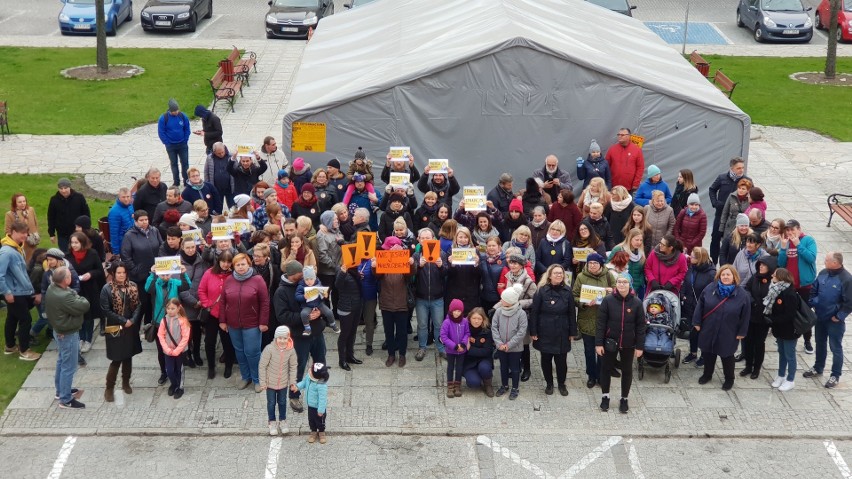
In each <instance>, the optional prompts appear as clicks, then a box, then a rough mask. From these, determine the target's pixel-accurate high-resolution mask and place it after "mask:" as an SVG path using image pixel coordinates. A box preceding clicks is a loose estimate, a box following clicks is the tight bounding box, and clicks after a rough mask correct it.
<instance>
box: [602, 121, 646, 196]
mask: <svg viewBox="0 0 852 479" xmlns="http://www.w3.org/2000/svg"><path fill="white" fill-rule="evenodd" d="M616 140H617V141H616V143H615V144H613V145H612V146H610V147H609V150H607V152H606V157H605V159H606V161H607V163H609V167H610V169H611V170H612V185H613V186H618V185H621V186H623V187H625V188H627V189H628V191H630V194H631V195H634V194H635V193H636V190H637V189H639V183H640V182H641V181H642V175H643V174H644V173H645V157H644V156H643V155H642V149H641V148H639V146H638V145H636V144H635V143H633V142H632V141H630V128H620V129H619V130H618V134H617V135H616Z"/></svg>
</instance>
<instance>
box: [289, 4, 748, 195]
mask: <svg viewBox="0 0 852 479" xmlns="http://www.w3.org/2000/svg"><path fill="white" fill-rule="evenodd" d="M294 122H309V123H313V124H315V126H318V127H319V128H320V131H319V133H321V130H322V129H324V130H325V141H324V142H322V143H317V142H314V144H313V145H312V146H308V147H307V148H305V147H303V146H299V147H298V148H299V149H301V151H292V150H291V151H290V152H289V155H290V156H291V158H292V157H293V156H302V157H304V158H305V159H306V160H307V161H309V162H311V163H313V165H314V167H315V168H316V167H318V166H324V165H325V163H326V161H327V160H328V159H330V158H332V157H338V158H339V159H340V160H341V163H343V165H344V169H345V168H346V166H345V165H346V162H347V161H348V160H350V159H351V158H352V155H353V153H354V151H355V149H356V147H357V146H363V147H364V148H365V150H367V154H368V157H370V158H373V159H374V160H375V159H378V161H374V163H376V166H375V167H376V168H381V167H382V166H383V164H384V160H383V159H384V156H385V155H386V154H387V151H388V147H389V146H391V145H404V146H410V147H411V148H412V153H413V154H414V155H415V157H416V158H417V160H418V161H417V163H418V166H419V167H420V168H421V170H422V167H423V165H424V164H425V161H426V160H427V159H428V158H448V159H449V160H450V166H451V167H454V169H455V171H456V176H457V177H458V178H459V181H460V182H461V183H462V184H472V183H479V184H485V185H486V186H489V185H493V184H495V183H496V180H497V177H498V176H499V174H500V173H501V172H503V171H507V172H509V173H512V174H513V175H515V177H516V178H520V179H523V178H525V177H527V176H530V174H531V171H532V170H533V168H538V167H540V166H541V165H543V163H544V161H543V160H544V157H545V156H546V155H547V154H550V153H554V154H556V155H557V156H558V157H559V158H560V159H561V162H560V166H561V167H562V168H564V169H568V170H571V171H572V177H576V175H575V174H574V171H573V170H574V168H575V166H574V159H575V158H577V157H578V156H583V157H585V156H586V154H587V153H588V148H589V143H590V141H591V140H592V139H593V138H594V139H597V140H598V142H599V143H600V145H601V147H602V148H603V150H604V152H605V151H606V149H607V147H608V146H609V145H610V144H611V143H613V142H614V139H615V132H616V130H617V129H618V128H619V127H628V128H631V129H632V130H633V131H634V133H637V134H639V135H642V136H644V137H645V145H644V148H643V150H644V154H645V158H646V165H648V164H652V163H655V164H657V165H658V166H660V168H662V170H663V174H664V176H663V178H664V180H666V181H668V182H669V183H672V182H673V181H674V179H675V177H676V176H677V173H676V171H677V170H678V169H681V168H690V169H692V170H693V172H694V173H695V177H696V181H697V182H698V184H699V185H701V186H702V187H703V188H706V187H707V186H709V184H710V182H711V181H712V179H713V177H714V176H715V175H716V174H718V173H719V172H720V171H724V170H725V169H726V168H727V162H728V160H729V159H730V158H731V157H733V156H743V157H745V156H746V155H747V153H748V141H749V128H750V124H751V122H750V119H749V117H748V116H747V115H746V114H745V113H743V112H742V110H740V109H739V108H737V107H736V106H735V105H734V104H733V103H732V102H731V101H730V100H729V99H728V98H726V97H725V95H723V94H722V93H721V92H720V91H718V90H717V89H716V88H715V87H714V86H713V85H712V84H711V83H710V82H708V81H707V79H705V78H704V77H703V76H702V75H701V74H700V73H698V71H697V70H696V69H695V68H693V67H692V66H691V65H690V64H689V63H688V62H687V61H686V60H684V59H683V58H682V57H681V56H680V54H679V53H678V52H677V51H675V50H674V49H673V48H671V47H670V46H668V45H666V44H665V43H664V42H663V41H662V40H661V39H660V38H659V37H657V35H656V34H654V33H653V32H651V31H650V30H649V29H647V28H646V27H645V26H644V25H643V24H642V23H641V22H639V21H638V20H636V19H633V18H630V17H626V16H624V15H620V14H616V13H613V12H610V11H608V10H605V9H602V8H600V7H598V6H595V5H592V4H589V3H587V2H584V1H580V0H440V1H423V0H379V1H377V2H374V3H371V4H368V5H366V6H364V7H359V8H356V9H354V10H352V11H349V12H345V13H341V14H337V15H333V16H331V17H328V18H325V19H323V20H322V22H321V25H320V26H319V28H318V29H317V32H316V35H314V37H313V39H312V40H311V41H310V42H309V44H308V45H307V47H306V49H305V53H304V58H303V60H302V64H301V67H300V69H299V72H298V75H297V77H296V83H295V85H294V87H293V92H292V95H291V98H290V104H289V113H287V115H286V116H285V118H284V125H283V129H284V138H285V141H284V142H282V143H283V144H285V145H290V142H291V140H292V139H293V138H292V126H293V123H294ZM302 140H303V138H302V137H301V136H300V135H299V134H297V143H298V144H300V145H302V144H304V141H302ZM323 143H324V144H323ZM323 147H324V149H325V152H323V153H318V152H317V151H321V150H322V149H323ZM307 149H312V150H313V151H304V150H307ZM377 173H378V172H377ZM377 177H378V175H377ZM703 188H702V189H703ZM705 196H706V195H705ZM704 199H705V200H706V198H704Z"/></svg>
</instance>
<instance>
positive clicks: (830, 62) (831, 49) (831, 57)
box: [825, 0, 840, 80]
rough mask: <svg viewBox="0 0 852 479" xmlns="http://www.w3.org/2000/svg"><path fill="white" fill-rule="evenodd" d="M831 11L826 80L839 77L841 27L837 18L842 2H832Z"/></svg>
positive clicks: (838, 0)
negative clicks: (838, 46)
mask: <svg viewBox="0 0 852 479" xmlns="http://www.w3.org/2000/svg"><path fill="white" fill-rule="evenodd" d="M830 5H831V10H830V13H829V15H828V22H829V23H828V25H827V27H828V52H827V53H826V54H825V78H826V79H827V80H834V79H835V78H836V77H837V36H838V35H837V34H838V33H840V32H838V31H837V30H838V28H840V26H839V25H838V24H837V16H838V15H839V14H840V0H830Z"/></svg>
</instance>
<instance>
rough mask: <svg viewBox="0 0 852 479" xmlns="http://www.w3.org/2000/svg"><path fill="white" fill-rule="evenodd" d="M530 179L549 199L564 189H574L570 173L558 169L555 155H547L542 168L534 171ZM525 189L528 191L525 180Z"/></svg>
mask: <svg viewBox="0 0 852 479" xmlns="http://www.w3.org/2000/svg"><path fill="white" fill-rule="evenodd" d="M532 177H533V179H534V180H535V181H536V184H537V185H539V186H540V187H541V190H542V192H543V193H545V194H546V195H548V197H549V198H550V199H553V198H556V195H558V194H559V192H560V191H562V190H564V189H566V188H568V189H573V188H574V181H573V180H572V179H571V172H570V171H569V170H562V169H561V168H559V158H557V157H556V155H547V157H546V158H545V159H544V166H543V167H541V168H540V169H538V170H535V171H534V172H533V176H532ZM527 189H528V190H529V189H530V188H529V180H527ZM549 202H550V201H548V203H549Z"/></svg>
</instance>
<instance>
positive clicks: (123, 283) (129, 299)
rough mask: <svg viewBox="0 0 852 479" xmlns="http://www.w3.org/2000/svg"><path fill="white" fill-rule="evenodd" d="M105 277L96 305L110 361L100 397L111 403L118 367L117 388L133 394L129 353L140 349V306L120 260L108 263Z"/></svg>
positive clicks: (136, 291)
mask: <svg viewBox="0 0 852 479" xmlns="http://www.w3.org/2000/svg"><path fill="white" fill-rule="evenodd" d="M109 278H110V280H109V282H108V283H107V284H106V285H105V286H104V287H103V288H102V289H101V294H100V306H101V311H102V312H103V315H104V321H105V322H106V326H105V327H104V332H105V333H106V335H105V336H104V337H105V339H106V355H107V359H109V360H110V361H111V362H110V364H109V369H107V376H106V389H105V390H104V400H105V401H106V402H113V401H114V400H115V395H114V393H113V390H114V389H115V381H116V379H117V377H118V369H119V367H120V368H121V389H122V390H123V391H124V394H132V393H133V389H132V388H131V387H130V375H131V373H132V372H133V356H136V355H137V354H139V353H141V352H142V341H141V340H140V339H139V318H140V313H141V311H142V306H141V303H140V301H139V288H138V287H137V286H136V283H134V282H133V281H130V280H129V279H128V275H127V267H126V266H125V265H124V263H122V262H120V261H119V262H115V263H112V265H111V266H110V268H109Z"/></svg>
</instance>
